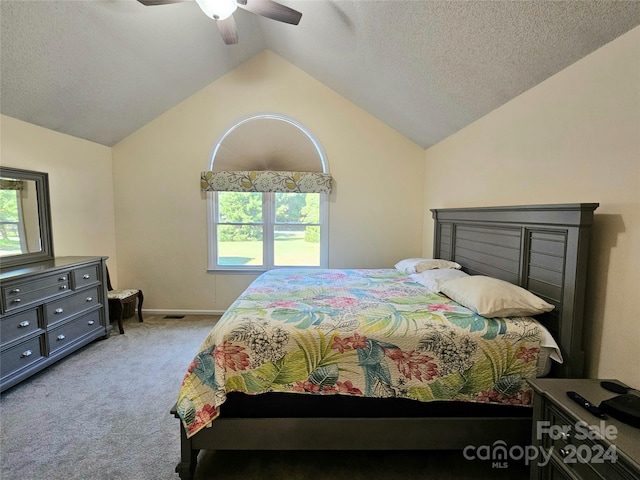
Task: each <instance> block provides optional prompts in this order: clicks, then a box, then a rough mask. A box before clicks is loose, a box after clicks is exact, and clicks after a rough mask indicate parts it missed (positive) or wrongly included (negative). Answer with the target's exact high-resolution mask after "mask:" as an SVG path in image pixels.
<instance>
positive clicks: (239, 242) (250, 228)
mask: <svg viewBox="0 0 640 480" xmlns="http://www.w3.org/2000/svg"><path fill="white" fill-rule="evenodd" d="M262 238H263V230H262V225H218V265H262V264H263V258H262Z"/></svg>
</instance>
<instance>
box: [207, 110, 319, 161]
mask: <svg viewBox="0 0 640 480" xmlns="http://www.w3.org/2000/svg"><path fill="white" fill-rule="evenodd" d="M209 170H210V171H213V172H225V171H275V172H278V171H279V172H283V171H289V172H319V173H329V167H328V165H327V160H326V157H325V154H324V151H323V150H322V147H321V146H320V142H319V141H318V140H317V139H316V138H315V136H314V135H313V134H312V133H311V132H310V131H309V130H308V129H307V128H306V127H304V126H303V125H302V124H301V123H300V122H298V121H297V120H294V119H292V118H289V117H286V116H284V115H280V114H277V113H259V114H254V115H250V116H248V117H245V118H243V119H241V120H239V121H237V122H236V123H235V124H233V125H232V126H231V127H230V128H229V129H227V131H226V132H225V133H224V134H223V135H222V136H221V137H220V138H219V139H218V141H217V142H216V144H215V147H214V149H213V153H212V155H211V161H210V164H209Z"/></svg>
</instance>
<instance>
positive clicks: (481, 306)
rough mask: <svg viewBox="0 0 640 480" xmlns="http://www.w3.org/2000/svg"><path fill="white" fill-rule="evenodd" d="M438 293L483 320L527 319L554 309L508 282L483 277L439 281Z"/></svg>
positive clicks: (472, 276) (475, 276) (473, 276)
mask: <svg viewBox="0 0 640 480" xmlns="http://www.w3.org/2000/svg"><path fill="white" fill-rule="evenodd" d="M440 291H441V292H442V293H444V294H445V295H446V296H448V297H449V298H451V299H452V300H453V301H455V302H458V303H459V304H461V305H464V306H465V307H467V308H468V309H470V310H473V311H474V312H476V313H478V314H479V315H482V316H483V317H488V318H492V317H528V316H530V315H539V314H541V313H544V312H550V311H551V310H553V308H554V306H553V305H551V304H549V303H547V302H545V301H544V300H542V299H541V298H539V297H537V296H536V295H534V294H533V293H531V292H529V291H528V290H525V289H524V288H522V287H519V286H517V285H513V284H512V283H509V282H505V281H504V280H498V279H497V278H492V277H485V276H483V275H471V276H467V277H464V278H454V279H451V280H446V281H443V282H442V283H441V284H440Z"/></svg>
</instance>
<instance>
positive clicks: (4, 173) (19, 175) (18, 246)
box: [0, 167, 53, 269]
mask: <svg viewBox="0 0 640 480" xmlns="http://www.w3.org/2000/svg"><path fill="white" fill-rule="evenodd" d="M51 258H53V238H52V235H51V212H50V206H49V177H48V175H47V174H46V173H43V172H33V171H30V170H21V169H18V168H10V167H0V267H1V268H2V269H5V268H9V267H15V266H19V265H23V264H28V263H33V262H39V261H43V260H49V259H51Z"/></svg>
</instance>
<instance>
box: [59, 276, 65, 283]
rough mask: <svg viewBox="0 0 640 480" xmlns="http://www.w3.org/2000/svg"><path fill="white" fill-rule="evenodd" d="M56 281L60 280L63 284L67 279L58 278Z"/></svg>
mask: <svg viewBox="0 0 640 480" xmlns="http://www.w3.org/2000/svg"><path fill="white" fill-rule="evenodd" d="M58 280H60V281H61V282H64V281H66V280H67V277H60V278H59V279H58Z"/></svg>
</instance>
